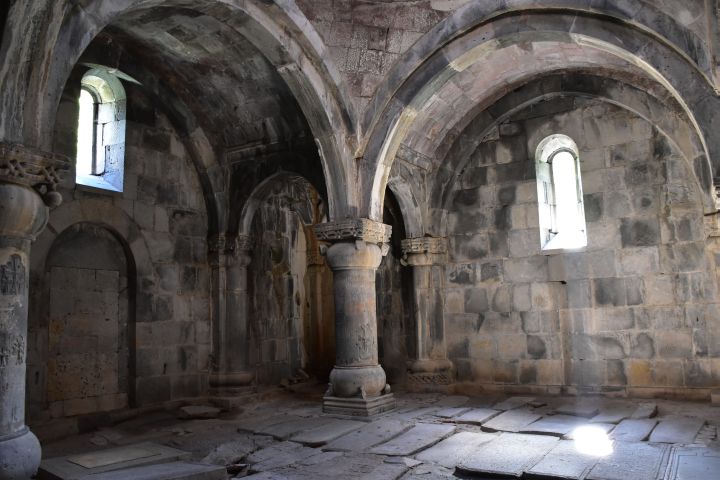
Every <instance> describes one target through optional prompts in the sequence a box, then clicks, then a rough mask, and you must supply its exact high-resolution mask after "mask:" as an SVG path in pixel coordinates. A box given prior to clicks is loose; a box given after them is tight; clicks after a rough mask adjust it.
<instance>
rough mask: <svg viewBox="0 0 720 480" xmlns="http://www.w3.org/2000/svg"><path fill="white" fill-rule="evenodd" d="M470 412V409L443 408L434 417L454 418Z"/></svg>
mask: <svg viewBox="0 0 720 480" xmlns="http://www.w3.org/2000/svg"><path fill="white" fill-rule="evenodd" d="M468 410H470V407H453V408H443V409H442V410H438V411H437V412H435V413H433V415H434V416H436V417H440V418H453V417H459V416H460V415H462V414H463V413H465V412H467V411H468Z"/></svg>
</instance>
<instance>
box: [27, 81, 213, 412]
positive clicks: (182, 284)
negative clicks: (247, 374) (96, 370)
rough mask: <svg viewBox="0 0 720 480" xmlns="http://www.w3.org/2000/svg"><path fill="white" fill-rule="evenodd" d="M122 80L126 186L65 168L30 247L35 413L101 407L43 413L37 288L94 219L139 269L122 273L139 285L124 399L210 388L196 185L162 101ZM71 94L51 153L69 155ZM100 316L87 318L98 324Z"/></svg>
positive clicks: (43, 325) (202, 220) (43, 344)
mask: <svg viewBox="0 0 720 480" xmlns="http://www.w3.org/2000/svg"><path fill="white" fill-rule="evenodd" d="M69 85H70V84H69ZM125 87H126V89H127V96H128V100H129V101H128V124H127V133H126V149H125V152H126V153H125V181H124V191H123V193H113V192H108V191H101V190H96V189H91V188H87V187H82V186H78V187H76V186H75V184H74V172H71V173H70V174H69V175H68V178H67V180H66V182H65V184H64V185H63V187H64V188H63V192H62V193H63V197H64V199H65V202H64V203H63V205H62V206H61V207H60V208H58V209H56V210H53V211H52V212H51V216H50V221H49V224H48V228H46V229H45V231H44V232H43V233H42V235H41V236H40V237H39V238H38V240H37V241H36V242H35V243H34V244H33V247H32V248H33V255H32V272H31V282H32V284H31V295H32V299H31V305H32V307H31V312H30V317H29V321H30V339H31V340H30V342H29V345H30V348H29V352H28V354H29V364H30V365H29V368H28V384H29V385H28V388H29V390H28V392H29V393H28V398H30V399H41V400H40V401H39V402H37V403H36V404H35V405H34V406H33V409H32V410H31V417H35V418H36V419H37V418H42V417H43V416H45V415H47V414H48V413H50V414H52V415H53V416H56V415H72V414H77V413H88V412H92V411H98V410H101V409H102V410H104V409H107V408H104V407H103V408H100V407H98V406H97V405H96V404H95V403H93V402H91V401H88V402H86V404H85V405H84V406H83V407H82V408H80V409H76V410H73V411H66V412H57V411H53V412H47V411H45V409H46V408H47V406H48V405H47V403H46V402H45V399H46V391H47V388H48V384H47V378H46V373H45V370H44V369H45V364H46V363H47V362H48V360H49V355H51V354H52V352H50V351H49V350H48V343H47V342H48V340H47V338H48V329H47V325H48V312H47V311H44V310H43V309H42V308H40V306H41V305H42V304H43V302H44V301H45V300H44V299H46V298H47V297H45V296H43V294H42V292H44V291H47V289H48V288H50V289H52V288H60V287H58V286H56V285H55V280H54V276H53V275H51V276H50V277H48V276H46V275H44V273H43V272H45V271H47V269H48V268H49V266H50V264H49V263H48V262H49V260H48V257H47V252H48V251H49V250H50V248H51V245H53V243H54V242H56V238H57V236H58V235H60V234H61V233H62V232H63V231H64V230H65V229H67V228H69V227H71V226H72V225H75V224H78V223H89V224H94V225H100V226H102V227H103V228H105V229H106V230H107V231H108V232H111V233H112V235H113V236H114V237H115V238H117V240H118V242H119V243H120V244H121V245H122V246H123V248H124V252H125V254H126V257H127V263H128V265H133V266H134V267H133V268H134V269H135V271H136V276H135V278H129V279H128V283H131V284H134V285H136V288H135V290H134V294H133V295H132V298H129V299H128V305H129V306H130V307H129V309H130V310H129V313H128V321H129V322H131V325H130V327H129V338H128V340H127V341H128V343H129V345H130V346H131V347H134V351H132V349H131V353H130V355H129V358H127V360H126V361H125V362H124V363H125V364H126V365H119V368H120V370H122V368H126V367H127V366H129V371H130V372H131V373H130V375H131V378H130V379H129V380H128V382H129V383H130V385H131V386H130V388H129V391H130V392H135V393H134V398H132V399H131V402H130V403H131V404H135V405H146V404H152V403H158V402H163V401H167V400H171V399H179V398H188V397H196V396H198V395H201V394H202V393H203V392H205V391H206V390H207V376H208V371H209V370H208V369H209V356H210V353H211V351H210V349H211V347H210V306H209V295H210V286H209V270H208V268H209V267H208V262H207V219H206V213H205V204H204V200H203V194H202V190H201V187H200V184H199V181H198V178H197V174H196V172H195V169H194V167H193V165H192V163H191V160H190V157H189V154H188V153H187V151H186V150H185V147H184V145H183V139H182V138H181V136H180V135H179V134H178V133H177V132H176V131H175V129H174V128H173V127H172V125H171V124H170V122H169V120H168V118H167V117H165V115H164V114H163V111H162V108H161V106H160V105H156V104H154V103H153V102H151V101H148V100H147V98H146V97H145V96H144V94H143V92H142V90H141V89H140V88H137V87H134V86H132V85H129V84H125ZM76 94H77V90H76V89H74V88H72V87H68V89H67V91H66V92H65V95H64V96H63V101H62V103H61V104H60V106H59V109H58V122H57V125H56V128H55V145H56V150H57V151H59V152H62V153H64V154H66V155H68V156H70V157H71V158H74V155H75V152H74V148H75V147H74V145H75V142H76V140H75V139H76V133H75V129H76V122H77V120H76V118H77V100H76V97H75V95H76ZM92 248H93V246H92V245H88V247H87V251H86V252H85V253H86V255H87V256H88V258H92V257H93V255H94V254H93V253H92V252H93V250H92ZM71 260H72V258H71V259H66V261H65V263H64V264H63V267H66V268H75V267H78V268H79V267H82V265H81V264H80V263H79V264H78V265H76V266H73V264H72V261H71ZM47 282H51V283H52V285H48V284H46V283H47ZM96 285H97V282H96ZM89 286H90V284H89V283H88V282H86V281H83V282H78V283H77V288H78V290H76V291H75V293H74V295H78V296H82V295H84V294H85V293H84V290H85V289H86V288H88V287H89ZM80 290H82V291H80ZM68 313H72V312H68ZM96 313H99V312H96ZM93 315H94V314H93ZM101 317H102V315H99V316H97V317H96V318H95V319H94V320H92V319H90V318H88V319H87V320H88V322H91V323H92V322H100V321H104V318H101ZM93 328H94V327H93ZM78 353H80V352H78ZM33 401H34V400H33ZM117 406H120V405H117Z"/></svg>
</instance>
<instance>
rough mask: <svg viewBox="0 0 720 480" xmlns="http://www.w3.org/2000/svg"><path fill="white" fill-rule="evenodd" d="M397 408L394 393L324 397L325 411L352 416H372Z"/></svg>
mask: <svg viewBox="0 0 720 480" xmlns="http://www.w3.org/2000/svg"><path fill="white" fill-rule="evenodd" d="M394 408H395V397H394V396H393V394H392V393H386V394H385V395H379V396H377V397H368V398H362V397H332V396H329V395H326V396H325V397H323V412H324V413H332V414H335V415H348V416H351V417H371V416H373V415H378V414H380V413H383V412H388V411H390V410H392V409H394Z"/></svg>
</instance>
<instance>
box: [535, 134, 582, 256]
mask: <svg viewBox="0 0 720 480" xmlns="http://www.w3.org/2000/svg"><path fill="white" fill-rule="evenodd" d="M535 169H536V173H537V190H538V213H539V215H540V245H541V247H542V249H543V250H554V249H572V248H581V247H584V246H586V245H587V232H586V228H585V206H584V204H583V193H582V179H581V178H580V157H579V155H578V148H577V145H575V142H574V141H573V140H572V139H571V138H570V137H568V136H566V135H550V136H549V137H547V138H546V139H544V140H543V141H542V142H540V145H538V148H537V151H536V153H535Z"/></svg>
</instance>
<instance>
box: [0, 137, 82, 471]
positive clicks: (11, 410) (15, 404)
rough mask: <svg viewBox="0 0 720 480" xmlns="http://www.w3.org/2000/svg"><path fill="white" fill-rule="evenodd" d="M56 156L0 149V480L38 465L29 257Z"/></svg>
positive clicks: (60, 162)
mask: <svg viewBox="0 0 720 480" xmlns="http://www.w3.org/2000/svg"><path fill="white" fill-rule="evenodd" d="M67 165H68V164H67V162H66V161H65V160H64V159H62V158H61V157H59V156H55V155H52V154H46V153H43V152H40V151H36V150H33V149H28V148H25V147H21V146H19V145H9V144H0V480H10V479H12V480H20V479H23V480H25V479H28V478H30V477H31V476H33V475H34V474H35V472H36V471H37V468H38V465H39V464H40V443H39V442H38V440H37V438H36V437H35V435H33V433H32V432H30V430H29V429H28V428H27V427H26V426H25V368H26V365H25V357H26V353H27V315H28V285H29V282H28V277H29V273H30V267H29V261H28V257H29V255H30V242H31V241H32V240H33V239H34V238H35V236H36V235H37V234H38V233H40V231H42V229H43V228H45V225H46V223H47V220H48V215H49V210H48V206H57V205H59V204H60V202H61V200H62V197H60V195H59V194H58V193H57V192H56V191H55V188H56V186H57V184H58V182H59V181H60V178H59V175H58V172H59V171H60V170H64V169H66V168H67Z"/></svg>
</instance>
